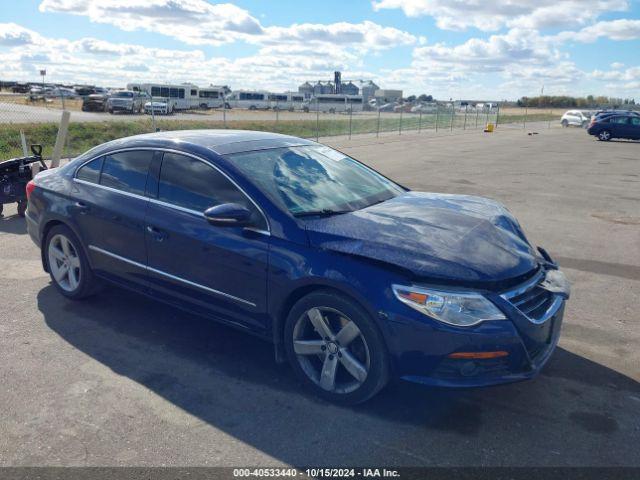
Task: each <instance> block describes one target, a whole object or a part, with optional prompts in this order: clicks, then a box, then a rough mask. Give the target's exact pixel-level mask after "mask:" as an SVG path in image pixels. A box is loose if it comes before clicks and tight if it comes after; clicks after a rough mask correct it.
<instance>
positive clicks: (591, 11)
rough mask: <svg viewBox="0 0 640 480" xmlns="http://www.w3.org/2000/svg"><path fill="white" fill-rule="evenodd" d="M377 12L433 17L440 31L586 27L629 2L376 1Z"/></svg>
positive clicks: (608, 0)
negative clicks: (389, 10)
mask: <svg viewBox="0 0 640 480" xmlns="http://www.w3.org/2000/svg"><path fill="white" fill-rule="evenodd" d="M373 7H374V9H375V10H381V9H401V10H402V11H403V12H404V13H405V14H406V15H407V16H410V17H418V16H431V17H433V18H434V19H435V20H436V25H437V26H438V27H439V28H442V29H446V30H462V29H465V28H468V27H475V28H478V29H480V30H484V31H489V30H498V29H500V28H502V27H505V26H506V27H514V26H518V27H526V28H548V27H559V26H571V25H575V24H585V23H588V22H590V21H593V20H595V19H596V18H597V17H598V16H599V15H600V14H602V13H604V12H610V11H623V10H626V9H627V8H628V7H629V2H628V0H508V1H487V0H374V1H373Z"/></svg>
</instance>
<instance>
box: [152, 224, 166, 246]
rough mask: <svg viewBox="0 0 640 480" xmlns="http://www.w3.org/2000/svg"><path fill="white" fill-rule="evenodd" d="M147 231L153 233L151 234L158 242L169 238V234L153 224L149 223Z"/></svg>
mask: <svg viewBox="0 0 640 480" xmlns="http://www.w3.org/2000/svg"><path fill="white" fill-rule="evenodd" d="M147 232H149V233H150V234H151V236H152V237H153V239H154V240H155V241H157V242H161V241H163V240H164V239H165V238H167V234H166V233H164V232H163V231H162V230H160V229H159V228H156V227H154V226H152V225H147Z"/></svg>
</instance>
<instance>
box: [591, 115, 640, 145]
mask: <svg viewBox="0 0 640 480" xmlns="http://www.w3.org/2000/svg"><path fill="white" fill-rule="evenodd" d="M587 132H588V133H589V135H594V136H596V137H598V140H602V141H605V142H606V141H609V140H611V139H612V138H627V139H630V140H640V116H638V115H612V116H607V117H602V118H598V117H597V118H596V119H595V120H594V121H593V122H592V123H591V125H590V126H589V129H588V130H587Z"/></svg>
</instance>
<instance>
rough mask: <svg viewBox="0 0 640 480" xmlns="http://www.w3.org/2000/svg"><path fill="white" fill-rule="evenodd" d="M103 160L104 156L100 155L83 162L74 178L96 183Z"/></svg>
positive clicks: (98, 179)
mask: <svg viewBox="0 0 640 480" xmlns="http://www.w3.org/2000/svg"><path fill="white" fill-rule="evenodd" d="M103 161H104V157H100V158H94V159H93V160H91V161H90V162H88V163H85V164H84V165H83V166H81V167H80V168H79V169H78V171H77V172H76V178H77V179H78V180H84V181H85V182H91V183H98V182H99V181H100V171H101V170H102V162H103Z"/></svg>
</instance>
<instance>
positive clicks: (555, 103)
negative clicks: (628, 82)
mask: <svg viewBox="0 0 640 480" xmlns="http://www.w3.org/2000/svg"><path fill="white" fill-rule="evenodd" d="M516 103H517V105H518V106H519V107H539V108H544V107H547V108H554V107H558V108H561V107H563V108H600V107H611V108H630V107H633V106H635V105H636V102H635V100H634V99H633V98H616V97H605V96H594V95H587V96H586V97H570V96H565V95H560V96H548V95H542V96H538V97H522V98H520V99H519V100H518V101H517V102H516Z"/></svg>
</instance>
